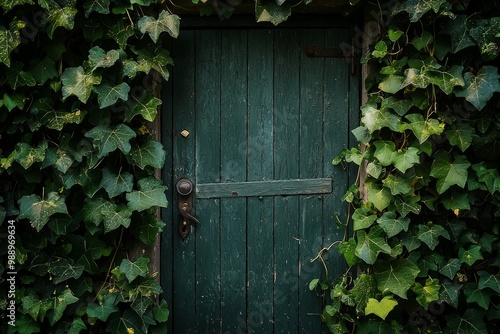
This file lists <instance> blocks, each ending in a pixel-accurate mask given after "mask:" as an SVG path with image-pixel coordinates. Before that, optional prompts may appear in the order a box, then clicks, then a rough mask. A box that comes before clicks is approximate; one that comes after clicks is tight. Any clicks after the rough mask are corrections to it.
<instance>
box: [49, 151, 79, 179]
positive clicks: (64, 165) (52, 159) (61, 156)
mask: <svg viewBox="0 0 500 334" xmlns="http://www.w3.org/2000/svg"><path fill="white" fill-rule="evenodd" d="M74 161H75V159H74V158H73V157H72V156H71V154H70V153H69V152H68V151H67V150H65V149H63V148H61V147H59V148H56V147H51V148H49V149H48V150H47V153H46V155H45V160H44V161H43V164H42V166H41V168H42V169H43V168H45V167H48V166H54V167H56V169H57V170H58V171H60V172H61V173H63V174H65V173H66V172H67V171H68V169H69V168H70V167H71V165H72V164H73V162H74Z"/></svg>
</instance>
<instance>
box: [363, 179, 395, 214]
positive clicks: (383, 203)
mask: <svg viewBox="0 0 500 334" xmlns="http://www.w3.org/2000/svg"><path fill="white" fill-rule="evenodd" d="M366 189H367V192H368V201H370V202H371V203H373V205H374V206H375V207H376V208H377V210H379V211H382V210H384V209H385V208H387V207H388V206H389V204H391V202H392V200H393V199H394V197H393V196H392V194H391V191H390V190H389V189H387V188H385V187H381V186H380V185H378V184H377V183H375V182H372V181H369V182H366Z"/></svg>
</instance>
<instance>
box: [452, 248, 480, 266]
mask: <svg viewBox="0 0 500 334" xmlns="http://www.w3.org/2000/svg"><path fill="white" fill-rule="evenodd" d="M458 257H459V258H460V261H461V262H462V263H466V264H468V265H469V266H472V265H473V264H474V263H475V262H476V261H479V260H482V259H483V255H482V254H481V246H479V245H472V246H470V247H469V248H468V249H467V250H465V249H464V248H462V247H460V249H459V250H458Z"/></svg>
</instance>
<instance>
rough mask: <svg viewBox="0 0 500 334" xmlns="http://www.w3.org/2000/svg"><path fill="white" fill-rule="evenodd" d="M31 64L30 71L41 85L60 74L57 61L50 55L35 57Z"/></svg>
mask: <svg viewBox="0 0 500 334" xmlns="http://www.w3.org/2000/svg"><path fill="white" fill-rule="evenodd" d="M30 65H31V67H30V70H29V72H30V73H31V74H32V75H33V78H34V79H35V80H36V81H37V82H38V83H39V84H41V85H43V84H45V82H46V81H47V80H50V79H54V78H55V77H57V75H58V73H57V69H56V63H55V62H54V61H53V60H52V59H50V57H48V56H47V57H45V58H43V59H35V60H34V61H32V62H31V64H30Z"/></svg>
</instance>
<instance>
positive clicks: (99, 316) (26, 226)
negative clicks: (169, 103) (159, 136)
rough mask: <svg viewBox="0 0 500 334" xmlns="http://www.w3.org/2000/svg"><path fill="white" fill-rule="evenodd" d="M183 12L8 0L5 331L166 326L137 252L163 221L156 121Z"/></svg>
mask: <svg viewBox="0 0 500 334" xmlns="http://www.w3.org/2000/svg"><path fill="white" fill-rule="evenodd" d="M179 22H180V19H179V17H178V16H176V15H173V14H171V13H170V12H169V9H168V7H167V5H166V4H165V3H164V2H163V1H159V0H0V44H1V46H2V47H1V48H0V86H1V90H0V92H1V93H0V188H1V190H0V223H1V225H0V241H1V243H2V247H1V249H0V255H1V256H2V259H3V260H2V263H1V264H0V283H1V284H2V289H1V290H0V314H1V315H0V317H1V326H2V328H4V329H8V332H9V333H23V334H29V333H79V332H91V333H101V332H110V333H136V334H137V333H165V332H166V321H167V319H168V315H169V309H168V306H167V304H166V302H165V301H164V300H162V299H161V298H159V297H160V294H161V292H162V291H161V288H160V285H159V283H158V282H157V280H156V278H155V276H156V275H157V273H154V272H149V269H148V264H149V262H150V259H149V258H148V257H147V255H144V254H138V255H134V254H132V253H131V251H134V250H136V249H137V248H138V247H139V246H140V245H142V247H147V246H150V245H153V244H154V242H155V239H156V236H157V234H158V233H159V232H160V231H161V230H162V229H163V227H164V223H163V222H162V221H161V220H160V219H159V218H158V217H157V214H156V211H157V208H158V207H166V206H167V199H166V195H165V190H166V187H165V185H164V184H163V183H162V182H161V181H160V180H157V179H156V178H155V170H156V169H159V168H161V167H162V166H163V164H164V162H165V155H166V152H165V151H164V149H163V147H162V145H161V144H160V142H158V141H157V140H156V139H155V138H156V134H155V133H154V132H153V130H152V129H153V127H152V126H151V124H152V122H153V121H154V120H155V119H156V116H157V107H158V106H159V105H160V104H161V100H160V99H159V98H158V97H157V95H158V87H159V85H160V83H161V81H162V80H167V79H168V73H169V72H168V68H167V67H168V66H169V65H171V64H172V60H171V58H170V56H169V53H168V51H167V50H166V49H165V48H164V47H163V46H162V42H161V41H162V39H164V37H166V36H169V35H170V36H171V37H177V35H178V33H179ZM12 235H13V236H14V237H11V236H12ZM7 241H9V247H4V245H7ZM138 245H139V246H138ZM12 252H15V256H13V255H12ZM11 255H12V256H11ZM4 259H5V261H4ZM13 273H14V274H13ZM12 277H13V280H12ZM8 279H9V281H7V280H8ZM4 287H5V288H4ZM12 304H15V307H12Z"/></svg>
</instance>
